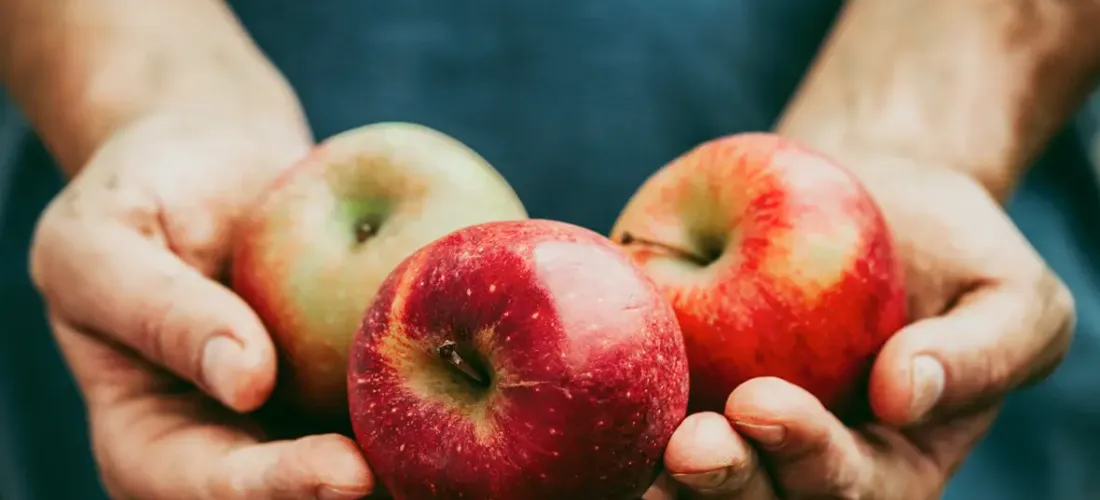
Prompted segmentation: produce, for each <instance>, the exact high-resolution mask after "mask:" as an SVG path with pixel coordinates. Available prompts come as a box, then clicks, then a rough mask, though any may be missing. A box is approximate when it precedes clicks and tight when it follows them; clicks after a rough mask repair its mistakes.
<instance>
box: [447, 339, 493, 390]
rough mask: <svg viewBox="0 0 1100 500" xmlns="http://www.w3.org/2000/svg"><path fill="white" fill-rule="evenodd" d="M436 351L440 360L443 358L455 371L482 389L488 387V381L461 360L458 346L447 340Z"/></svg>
mask: <svg viewBox="0 0 1100 500" xmlns="http://www.w3.org/2000/svg"><path fill="white" fill-rule="evenodd" d="M438 351H439V357H440V358H443V360H444V361H446V362H447V363H448V364H450V365H451V366H453V367H454V368H455V369H456V370H458V371H460V372H462V374H463V375H466V376H467V377H469V378H470V380H473V381H474V382H475V383H477V384H478V385H480V386H482V387H488V386H489V381H488V380H487V379H486V377H485V376H484V375H482V374H481V373H479V372H478V371H477V369H475V368H474V367H473V366H470V364H469V363H467V362H466V361H465V360H463V359H462V356H460V355H459V354H458V346H457V345H456V344H455V343H454V342H453V341H450V340H448V341H446V342H443V345H440V346H439V349H438Z"/></svg>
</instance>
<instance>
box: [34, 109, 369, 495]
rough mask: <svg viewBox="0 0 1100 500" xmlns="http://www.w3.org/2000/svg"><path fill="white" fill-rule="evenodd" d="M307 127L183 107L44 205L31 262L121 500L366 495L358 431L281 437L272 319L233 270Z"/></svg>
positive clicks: (124, 137)
mask: <svg viewBox="0 0 1100 500" xmlns="http://www.w3.org/2000/svg"><path fill="white" fill-rule="evenodd" d="M309 144H310V139H309V136H308V133H307V132H305V131H304V127H301V126H300V125H299V124H295V126H292V127H286V128H280V127H278V126H273V125H272V124H270V123H257V124H252V123H243V124H242V123H241V122H232V121H220V120H209V119H199V117H195V118H191V117H184V116H173V117H163V118H149V119H144V120H141V121H139V122H136V123H134V124H132V125H131V126H130V127H128V128H126V129H124V130H122V131H120V132H119V133H117V134H115V135H114V136H113V137H112V138H111V139H109V140H108V141H107V142H106V143H105V144H104V145H103V146H102V147H100V148H99V149H98V151H96V152H95V154H94V155H93V157H92V158H91V160H90V161H89V162H88V163H87V165H86V166H85V167H84V168H83V169H82V171H81V173H80V174H79V175H77V176H76V177H75V178H74V179H73V180H72V182H71V183H70V184H69V185H68V186H67V187H66V188H65V189H64V190H63V191H62V192H61V194H59V195H58V196H57V197H56V199H55V200H54V201H53V202H52V203H51V204H50V206H49V207H48V208H47V210H46V211H45V213H44V214H43V216H42V218H41V220H40V222H39V226H38V229H37V232H36V235H35V240H34V244H33V249H32V275H33V278H34V282H35V283H36V285H37V286H38V288H39V289H40V291H41V292H42V294H43V297H44V298H45V300H46V302H47V306H48V312H49V320H50V323H51V325H52V327H53V330H54V332H55V334H56V338H57V342H58V344H59V346H60V348H61V351H62V353H63V355H64V357H65V359H66V360H67V362H68V364H69V366H70V367H71V370H72V372H73V374H74V376H75V378H76V380H77V383H78V386H79V388H80V390H81V393H82V394H83V397H84V400H85V403H86V405H87V408H88V414H89V420H90V426H91V435H92V441H93V447H94V454H95V458H96V461H97V463H98V465H99V467H100V472H101V475H102V478H103V482H104V484H105V487H106V488H107V490H108V492H109V493H110V494H111V495H112V496H113V497H116V498H142V499H157V498H172V499H190V498H194V499H206V498H217V499H237V498H257V499H260V498H263V499H275V498H294V499H302V498H325V499H329V498H334V499H335V498H349V499H350V498H360V497H363V496H365V495H366V494H368V493H369V492H370V491H371V489H372V486H373V478H372V476H371V474H370V471H369V470H368V469H367V466H366V463H365V462H364V461H363V459H362V457H361V455H360V454H359V452H358V450H357V448H356V446H355V443H354V442H353V441H351V440H349V439H348V438H346V437H343V436H340V435H337V434H329V435H317V436H308V437H303V438H300V439H296V440H286V441H269V440H267V438H266V437H265V433H264V429H263V428H262V427H261V426H260V425H258V424H257V422H256V421H254V420H253V419H252V418H251V417H250V416H248V415H247V412H250V411H252V410H255V409H257V408H258V407H260V406H261V405H262V404H263V403H264V402H265V401H266V399H267V397H268V395H269V394H270V393H271V391H272V389H273V386H274V384H275V371H276V356H275V350H274V347H273V344H272V341H271V339H270V338H269V336H268V334H267V332H266V331H265V330H264V327H263V325H262V323H261V322H260V320H259V318H258V317H257V316H256V315H255V313H253V312H252V310H251V309H250V308H249V307H248V306H247V305H246V304H245V303H244V302H243V301H242V300H241V299H240V298H239V297H237V296H236V295H235V294H234V293H233V292H232V291H231V290H229V289H228V288H226V287H225V286H223V285H222V284H220V283H219V281H218V280H217V278H218V277H219V275H220V273H221V272H222V271H223V267H224V264H225V260H226V256H227V251H228V241H229V238H230V236H231V234H232V231H233V227H234V221H235V220H236V218H237V217H238V216H239V215H240V214H241V213H242V211H243V210H244V209H245V207H247V205H248V204H249V203H250V202H251V201H252V200H253V199H254V198H255V196H257V195H258V194H259V193H260V191H261V190H262V189H264V188H265V187H266V186H267V185H268V183H269V182H270V181H271V180H272V179H273V178H274V176H275V175H277V174H278V173H279V171H280V170H282V169H284V168H286V167H287V166H289V164H290V163H291V162H293V161H294V160H296V159H297V158H298V157H300V156H301V155H303V154H305V152H306V150H307V148H308V146H309Z"/></svg>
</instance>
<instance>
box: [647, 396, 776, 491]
mask: <svg viewBox="0 0 1100 500" xmlns="http://www.w3.org/2000/svg"><path fill="white" fill-rule="evenodd" d="M665 469H666V470H667V471H668V473H669V474H670V475H671V476H672V478H673V479H674V480H675V481H676V482H678V483H680V484H681V485H683V486H684V488H685V489H687V490H688V491H690V492H691V493H692V494H693V496H692V498H715V499H717V498H722V499H731V500H732V499H738V500H769V499H774V498H775V494H774V493H773V492H772V488H771V483H770V482H769V479H768V477H767V474H765V472H764V470H763V469H761V468H760V463H759V461H758V460H757V458H756V453H755V452H754V451H753V449H752V447H751V446H750V445H749V444H748V443H746V442H745V441H744V440H743V439H741V437H740V436H738V435H737V433H736V432H734V430H733V428H732V427H730V423H729V421H728V420H726V418H725V417H723V416H722V415H719V414H717V413H711V412H706V413H696V414H694V415H690V416H688V417H687V418H686V419H684V421H683V423H681V424H680V427H679V428H677V429H676V432H674V433H673V434H672V439H671V441H669V444H668V449H667V450H666V451H665Z"/></svg>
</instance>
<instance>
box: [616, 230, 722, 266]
mask: <svg viewBox="0 0 1100 500" xmlns="http://www.w3.org/2000/svg"><path fill="white" fill-rule="evenodd" d="M619 244H620V245H622V246H624V247H626V246H632V245H634V246H644V247H651V248H653V249H655V250H657V251H659V252H661V253H663V254H666V255H670V256H672V257H675V258H678V259H684V260H686V261H688V262H691V263H692V264H695V265H697V266H699V267H706V266H709V265H710V264H711V263H712V262H714V261H715V260H717V256H715V257H713V258H708V257H706V256H703V255H699V254H697V253H694V252H691V251H689V250H684V249H681V248H676V247H674V246H671V245H666V244H664V243H658V242H656V241H653V240H647V239H645V238H638V237H636V236H634V235H633V234H631V233H628V232H624V233H623V235H622V236H621V237H620V238H619Z"/></svg>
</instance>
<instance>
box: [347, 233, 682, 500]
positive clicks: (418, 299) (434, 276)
mask: <svg viewBox="0 0 1100 500" xmlns="http://www.w3.org/2000/svg"><path fill="white" fill-rule="evenodd" d="M348 398H349V401H350V404H351V417H352V425H353V427H354V430H355V435H356V438H357V440H358V442H359V443H360V445H361V447H362V450H363V452H364V455H365V457H366V459H367V462H368V463H370V464H371V467H372V469H373V470H374V472H375V474H376V476H377V477H378V478H379V480H380V481H381V483H382V484H384V485H385V487H386V489H387V490H388V491H389V493H390V494H392V495H393V496H394V498H396V499H398V500H420V499H433V498H447V499H453V498H469V499H490V498H491V499H494V500H544V499H545V500H564V499H569V498H577V499H580V498H599V499H604V500H619V499H621V500H626V499H630V500H636V499H637V498H639V497H640V495H641V494H642V493H643V492H644V491H645V490H646V488H647V487H648V486H649V485H650V483H651V482H652V481H653V480H654V479H655V478H656V473H657V472H658V464H659V463H660V460H661V457H662V455H663V453H664V449H665V447H666V445H667V444H668V441H669V439H670V438H671V436H672V432H673V431H674V429H675V428H676V426H677V425H678V424H679V423H680V422H681V420H682V419H683V418H684V416H685V412H686V409H687V398H688V367H687V355H686V353H685V351H684V344H683V339H682V337H681V334H680V329H679V326H678V325H677V322H676V317H675V313H674V312H673V311H672V308H671V307H670V305H669V304H668V302H667V301H666V300H665V299H664V298H663V297H662V296H661V294H660V292H659V291H658V290H657V288H656V286H655V285H654V284H653V282H652V281H651V280H650V279H649V278H647V277H646V276H645V274H644V273H643V272H642V271H641V270H640V269H639V268H638V267H637V266H635V265H634V264H633V263H632V262H631V261H630V259H629V257H628V256H627V255H626V254H625V253H624V252H623V251H622V250H621V249H620V248H618V247H617V246H616V245H615V244H614V243H612V242H611V241H609V240H608V239H607V238H605V237H604V236H601V235H599V234H597V233H595V232H592V231H589V230H587V229H582V228H580V227H577V226H573V225H570V224H566V223H562V222H551V221H544V220H527V221H514V222H494V223H487V224H482V225H477V226H472V227H468V228H465V229H461V230H458V231H456V232H454V233H451V234H449V235H447V236H445V237H443V238H441V239H439V240H436V241H435V242H433V243H431V244H429V245H427V246H425V247H423V248H422V249H420V250H418V251H417V252H416V253H414V254H413V255H412V256H411V257H409V258H408V259H406V260H405V261H404V262H403V263H401V264H400V265H399V266H398V267H397V269H396V270H394V272H393V273H392V274H391V275H390V276H389V277H388V278H386V281H385V282H384V283H383V284H382V287H381V289H380V290H379V292H378V296H377V298H376V300H375V301H374V303H373V304H372V305H371V307H370V309H369V310H368V312H367V314H366V317H365V318H364V321H363V324H362V327H361V329H360V331H359V332H358V334H357V335H356V337H355V342H354V346H353V347H352V351H351V360H350V364H349V369H348Z"/></svg>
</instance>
